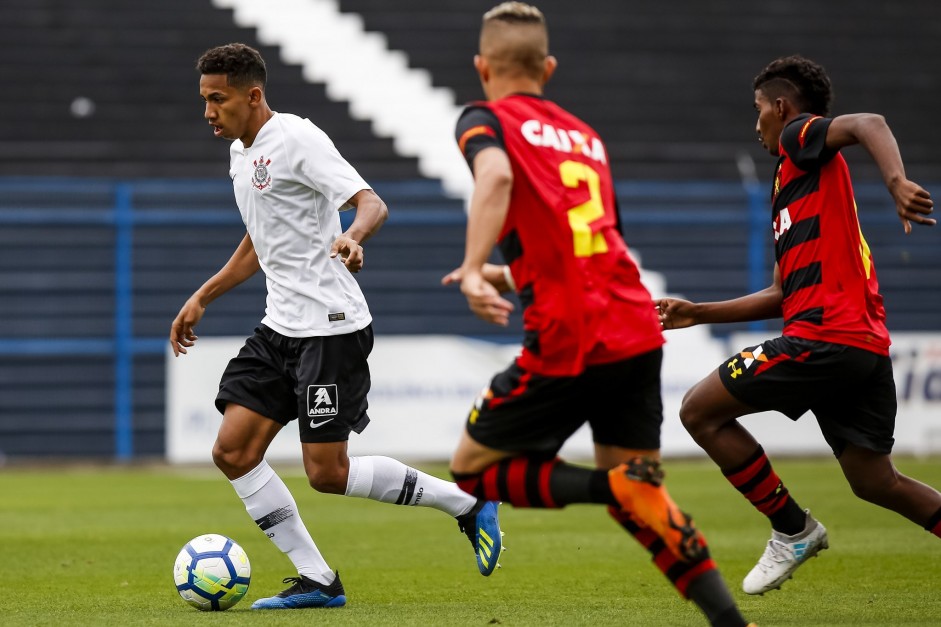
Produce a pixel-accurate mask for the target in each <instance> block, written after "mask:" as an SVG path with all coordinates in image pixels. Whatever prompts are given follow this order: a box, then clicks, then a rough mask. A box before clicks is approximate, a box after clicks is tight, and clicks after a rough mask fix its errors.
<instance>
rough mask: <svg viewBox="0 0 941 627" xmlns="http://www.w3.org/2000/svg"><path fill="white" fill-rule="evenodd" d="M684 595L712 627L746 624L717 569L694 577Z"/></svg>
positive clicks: (739, 626)
mask: <svg viewBox="0 0 941 627" xmlns="http://www.w3.org/2000/svg"><path fill="white" fill-rule="evenodd" d="M686 595H687V597H688V598H689V600H690V601H692V602H693V603H695V604H696V605H698V606H699V609H701V610H702V613H703V614H705V615H706V618H707V619H708V620H709V624H710V625H712V627H745V625H747V624H748V622H747V621H746V620H745V617H744V616H742V613H741V612H739V610H738V607H737V606H736V605H735V600H734V599H733V598H732V593H730V592H729V589H728V587H727V586H726V585H725V581H723V580H722V575H720V574H719V571H718V570H708V571H706V572H704V573H703V574H702V575H700V576H699V577H697V578H696V579H694V580H693V581H692V582H691V583H690V584H689V588H687V589H686Z"/></svg>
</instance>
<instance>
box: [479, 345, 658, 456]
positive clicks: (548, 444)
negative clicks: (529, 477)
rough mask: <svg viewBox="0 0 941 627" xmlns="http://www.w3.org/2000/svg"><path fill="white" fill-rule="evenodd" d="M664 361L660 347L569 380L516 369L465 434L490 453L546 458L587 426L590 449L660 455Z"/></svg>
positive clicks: (496, 382) (485, 397)
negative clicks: (595, 446)
mask: <svg viewBox="0 0 941 627" xmlns="http://www.w3.org/2000/svg"><path fill="white" fill-rule="evenodd" d="M662 359H663V351H662V350H661V349H659V348H658V349H656V350H654V351H651V352H649V353H645V354H643V355H639V356H637V357H633V358H631V359H627V360H624V361H618V362H614V363H610V364H602V365H597V366H589V367H588V368H586V369H585V371H584V372H583V373H582V374H580V375H578V376H574V377H546V376H541V375H537V374H533V373H530V372H527V371H525V370H523V369H522V368H520V367H519V366H518V365H517V364H516V363H514V364H513V365H511V366H510V367H509V368H507V369H506V370H504V371H503V372H500V373H499V374H497V375H496V376H495V377H494V378H493V380H492V381H491V382H490V387H489V388H488V389H487V390H485V391H484V392H483V393H482V394H481V395H480V397H478V399H477V401H476V403H475V404H474V407H473V409H472V410H471V413H470V415H469V416H468V418H467V425H466V426H467V432H468V433H469V434H470V436H471V437H472V438H473V439H474V440H476V441H477V442H479V443H480V444H483V445H484V446H487V447H489V448H493V449H497V450H501V451H509V452H513V453H519V454H526V455H550V456H551V455H555V454H556V453H558V452H559V449H560V448H562V445H563V444H564V443H565V441H566V440H567V439H568V438H569V437H571V436H572V434H574V433H575V432H576V431H577V430H578V429H579V427H581V426H582V425H583V424H585V423H586V422H587V423H588V424H589V426H590V428H591V431H592V439H593V440H594V442H595V443H596V444H602V445H609V446H619V447H623V448H633V449H659V448H660V425H661V423H662V422H663V402H662V399H661V396H660V364H661V361H662Z"/></svg>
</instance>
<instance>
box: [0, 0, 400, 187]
mask: <svg viewBox="0 0 941 627" xmlns="http://www.w3.org/2000/svg"><path fill="white" fill-rule="evenodd" d="M4 8H5V11H4V22H3V24H2V25H0V74H2V75H3V76H4V78H5V81H8V82H7V83H6V84H7V87H8V89H11V90H15V91H16V93H17V98H16V99H15V102H14V101H8V103H7V104H6V105H3V106H2V107H0V137H3V139H4V148H5V150H4V151H3V155H2V156H0V171H2V172H3V174H4V175H40V176H43V175H45V176H48V175H52V176H96V177H100V176H115V177H133V178H139V177H184V178H204V177H214V176H223V177H224V176H226V172H227V163H228V152H227V143H226V142H224V141H221V140H219V139H218V138H215V137H213V136H212V134H211V132H210V130H209V127H208V126H207V124H206V122H205V120H203V118H202V112H203V104H202V101H201V100H200V98H199V93H198V78H199V77H198V74H197V73H196V71H195V69H194V65H195V61H196V59H197V57H198V56H199V55H200V54H201V53H202V52H203V51H204V50H206V49H207V48H209V47H211V46H214V45H218V44H223V43H229V42H232V41H243V42H245V43H248V44H249V45H253V46H255V47H257V48H259V49H260V50H261V52H262V54H263V55H264V56H265V59H266V62H267V64H268V69H269V75H270V78H269V84H268V96H269V102H270V104H271V105H272V108H274V109H275V110H276V111H285V112H290V113H295V114H298V115H301V116H303V117H309V118H310V119H311V120H312V121H313V122H314V123H315V124H317V125H318V126H320V127H321V128H323V129H324V130H325V131H326V132H327V133H328V134H329V135H330V136H331V138H332V139H333V140H334V142H335V143H336V144H337V147H338V148H339V149H340V151H341V152H342V153H343V154H344V156H346V158H347V159H348V160H349V161H350V162H351V163H353V164H354V166H356V167H357V169H358V170H359V171H360V173H361V174H362V175H363V176H364V177H365V178H366V179H367V180H372V179H378V178H407V179H412V178H417V177H418V170H417V164H416V161H415V160H414V159H410V158H403V157H400V156H398V155H397V154H396V152H395V150H394V149H393V146H392V142H391V141H390V140H388V139H382V138H378V137H376V136H375V135H374V134H373V133H372V131H371V129H370V127H369V123H368V122H363V121H355V120H353V119H352V118H351V117H350V115H349V111H348V108H347V106H346V105H345V104H343V103H335V102H332V101H330V100H329V99H328V98H327V96H326V93H325V89H324V86H323V85H311V84H309V83H307V82H305V81H304V79H303V78H302V76H301V72H300V69H299V68H297V67H294V66H288V65H285V64H284V63H282V62H281V61H280V59H279V56H278V51H277V49H276V48H274V47H271V46H262V45H259V44H258V42H257V40H256V39H255V35H254V32H253V31H252V30H249V29H244V28H239V27H237V26H235V24H234V23H233V21H232V15H231V12H230V11H223V10H219V9H216V8H214V7H213V6H212V4H211V3H210V2H209V0H168V1H167V2H162V3H160V4H159V6H158V5H147V4H144V5H142V4H141V3H126V2H118V1H115V0H88V1H87V2H81V3H66V2H51V1H50V2H33V1H32V0H8V1H7V2H6V3H5V4H4ZM80 97H81V98H88V99H90V100H91V101H92V102H93V103H94V112H93V113H92V114H91V115H89V116H87V117H75V116H73V115H72V113H71V112H70V106H71V104H72V102H73V100H74V99H76V98H80Z"/></svg>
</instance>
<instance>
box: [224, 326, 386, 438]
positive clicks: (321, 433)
mask: <svg viewBox="0 0 941 627" xmlns="http://www.w3.org/2000/svg"><path fill="white" fill-rule="evenodd" d="M372 347H373V332H372V326H371V325H370V326H367V327H366V328H365V329H362V330H361V331H356V332H354V333H347V334H344V335H327V336H323V337H307V338H295V337H286V336H284V335H281V334H280V333H277V332H275V331H273V330H272V329H270V328H268V327H266V326H264V325H261V326H259V327H258V328H257V329H255V333H254V335H252V336H251V337H250V338H248V339H247V340H246V341H245V345H244V346H243V347H242V350H241V351H239V354H238V356H237V357H235V358H234V359H232V361H230V362H229V365H228V366H227V367H226V369H225V372H224V373H223V374H222V381H221V382H220V383H219V394H218V395H217V396H216V408H217V409H218V410H219V411H220V412H222V413H224V412H225V406H226V405H227V404H228V403H235V404H237V405H241V406H243V407H246V408H248V409H250V410H252V411H254V412H257V413H259V414H261V415H262V416H265V417H267V418H270V419H272V420H274V421H276V422H279V423H281V424H282V425H286V424H287V423H289V422H290V421H292V420H294V419H295V418H298V419H299V422H298V430H299V431H300V440H301V442H344V441H346V440H348V439H349V437H350V432H351V431H355V432H356V433H362V431H363V429H365V428H366V425H367V424H369V416H368V415H367V414H366V408H367V406H368V403H367V401H366V394H367V393H368V392H369V387H370V385H371V380H370V378H369V364H368V363H367V361H366V358H367V357H368V356H369V353H370V352H371V351H372Z"/></svg>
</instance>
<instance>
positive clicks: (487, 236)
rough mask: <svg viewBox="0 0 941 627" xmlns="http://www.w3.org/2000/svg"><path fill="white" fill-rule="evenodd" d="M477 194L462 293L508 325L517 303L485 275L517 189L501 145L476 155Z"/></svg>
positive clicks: (482, 312)
mask: <svg viewBox="0 0 941 627" xmlns="http://www.w3.org/2000/svg"><path fill="white" fill-rule="evenodd" d="M473 165H474V193H473V194H472V195H471V201H470V209H469V214H470V215H468V217H467V240H466V243H465V248H464V263H462V264H461V268H460V273H461V293H463V294H464V297H465V298H467V305H468V307H470V310H471V311H473V312H474V314H475V315H476V316H477V317H478V318H480V319H482V320H486V321H487V322H492V323H493V324H498V325H500V326H507V325H508V324H509V322H510V312H511V311H513V303H511V302H510V301H508V300H506V299H505V298H503V297H502V296H500V292H499V291H498V290H497V288H496V287H494V285H493V284H492V283H490V282H489V281H488V280H487V279H486V277H485V276H484V265H485V264H486V263H487V258H488V257H489V256H490V251H491V250H493V245H494V244H495V243H496V241H497V238H498V237H499V235H500V231H501V230H502V229H503V223H504V222H505V221H506V215H507V212H508V211H509V208H510V194H511V192H512V189H513V169H512V166H511V165H510V159H509V157H508V156H507V154H506V153H505V152H504V151H503V150H502V149H500V148H497V147H489V148H484V149H483V150H481V151H480V152H479V153H477V155H476V156H475V157H474V164H473Z"/></svg>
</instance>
